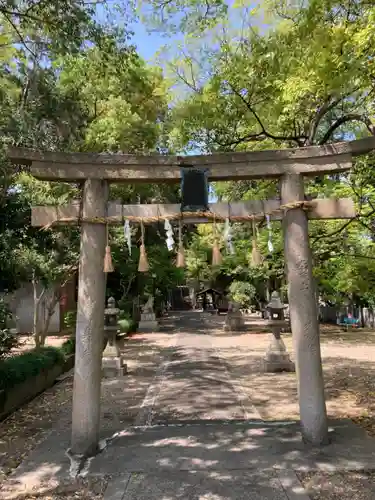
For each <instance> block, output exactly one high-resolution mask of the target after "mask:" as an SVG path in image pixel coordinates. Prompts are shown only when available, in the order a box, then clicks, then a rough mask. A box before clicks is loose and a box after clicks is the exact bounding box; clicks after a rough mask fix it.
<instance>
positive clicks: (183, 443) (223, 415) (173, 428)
mask: <svg viewBox="0 0 375 500" xmlns="http://www.w3.org/2000/svg"><path fill="white" fill-rule="evenodd" d="M221 323H222V319H221V318H217V317H213V316H210V315H208V314H199V313H181V314H179V315H175V316H171V317H170V318H167V319H166V320H165V321H164V324H163V333H158V334H149V335H142V336H140V337H137V338H135V339H134V340H130V341H129V342H128V344H127V346H126V349H125V352H126V353H127V355H128V356H129V358H128V359H130V358H131V359H132V362H131V363H130V372H131V374H130V375H129V376H128V377H126V378H125V379H123V380H121V381H116V380H113V381H105V382H104V383H103V391H102V392H103V409H102V422H103V424H102V429H103V438H105V439H104V440H103V447H105V449H104V450H103V451H102V453H101V454H99V455H98V456H96V457H95V458H94V459H92V460H90V461H87V462H85V463H80V464H77V463H75V462H74V461H71V460H70V459H69V458H68V457H67V456H66V454H65V453H64V451H65V450H66V449H67V448H68V446H69V438H70V432H69V425H66V424H68V420H67V419H68V418H69V417H68V413H67V414H66V418H63V419H61V421H60V422H59V424H58V425H56V427H55V428H54V430H53V431H52V433H51V435H50V436H49V438H47V439H46V440H45V441H44V442H43V443H41V444H40V445H39V447H38V448H36V449H35V451H34V452H33V453H32V454H31V455H30V456H29V458H28V459H27V460H25V461H24V462H23V463H22V464H21V466H20V467H19V468H18V469H17V470H16V471H15V473H14V474H13V476H12V477H11V478H10V480H9V481H8V483H7V485H6V487H7V492H6V495H8V496H6V495H4V498H8V497H9V498H11V494H12V493H13V494H15V493H16V492H18V491H20V490H21V491H22V489H23V488H25V485H27V486H28V487H30V486H32V485H33V484H34V485H35V486H37V485H38V486H40V485H41V484H46V485H47V486H46V487H51V486H53V485H55V484H58V483H61V482H64V481H65V482H67V481H69V480H70V477H71V474H72V473H73V472H76V471H77V469H78V470H80V475H81V476H85V477H87V478H93V477H106V478H107V477H108V478H110V481H109V485H108V488H107V489H106V491H105V494H104V499H105V500H143V499H147V500H172V499H192V500H193V499H194V500H239V499H241V500H242V499H243V500H247V499H251V500H261V499H264V500H268V499H269V500H297V499H299V500H307V498H308V497H307V495H306V492H305V491H304V490H303V488H302V486H301V483H300V482H299V480H298V476H297V475H296V471H297V472H298V471H306V470H317V469H318V470H349V469H363V468H366V467H368V466H369V464H373V463H374V461H375V446H374V443H373V442H372V441H370V440H368V439H367V440H366V439H365V438H364V435H363V431H362V430H361V429H359V428H357V427H355V426H354V425H353V424H350V423H349V422H346V421H341V422H336V423H335V424H334V429H335V432H334V433H332V444H331V445H330V446H329V447H325V448H323V449H320V450H314V449H309V448H307V447H305V446H304V445H303V444H302V442H301V439H300V435H299V430H298V425H297V424H296V423H294V422H293V421H289V422H288V421H285V420H282V419H280V420H279V421H276V422H266V421H264V420H262V418H264V415H263V410H262V408H261V406H260V405H259V404H258V403H257V401H256V399H255V398H249V394H251V393H249V391H248V390H247V389H246V390H245V388H244V387H243V384H244V383H245V377H244V375H243V373H244V370H243V369H242V370H241V367H242V368H243V367H246V368H247V369H246V370H245V371H246V373H247V379H250V380H255V378H254V379H252V378H251V373H252V372H253V373H254V374H255V373H256V372H259V370H260V369H261V356H260V355H259V354H260V353H259V352H258V353H256V352H255V351H254V350H255V349H256V348H255V346H254V345H252V344H253V342H255V341H254V338H255V339H256V336H253V337H252V340H250V339H249V337H248V336H241V337H240V336H238V335H235V334H234V335H230V334H229V335H228V334H224V333H222V324H221ZM244 338H247V350H245V351H244V345H246V343H245V344H244V343H243V342H244V341H243V339H244ZM239 339H241V340H239ZM261 349H263V347H261ZM233 351H234V352H233ZM263 352H264V351H263ZM228 353H229V354H228ZM235 354H237V356H235ZM234 360H235V361H234ZM247 365H248V367H247ZM249 374H250V375H249ZM263 375H265V374H263ZM272 377H273V378H270V379H269V380H270V382H272V381H274V380H275V378H274V376H272ZM288 377H293V375H290V374H289V375H288ZM255 390H256V387H255ZM72 498H73V497H72Z"/></svg>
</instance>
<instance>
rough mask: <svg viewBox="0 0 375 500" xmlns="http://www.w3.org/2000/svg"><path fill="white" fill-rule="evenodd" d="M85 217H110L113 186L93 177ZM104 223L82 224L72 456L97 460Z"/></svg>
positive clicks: (87, 188)
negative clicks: (107, 210)
mask: <svg viewBox="0 0 375 500" xmlns="http://www.w3.org/2000/svg"><path fill="white" fill-rule="evenodd" d="M82 197H83V199H82V203H83V205H82V217H83V219H85V218H93V217H105V215H106V207H107V200H108V183H107V181H105V180H100V179H88V180H86V181H85V183H84V188H83V195H82ZM105 245H106V227H105V225H104V224H96V223H92V222H85V221H84V220H83V221H82V226H81V250H80V262H79V281H78V305H77V326H76V355H75V368H74V389H73V414H72V440H71V452H72V453H73V454H75V455H84V456H92V455H94V454H95V453H96V452H97V447H98V443H99V430H100V388H101V364H102V348H103V335H104V308H105V286H106V279H105V274H104V271H103V262H104V254H105Z"/></svg>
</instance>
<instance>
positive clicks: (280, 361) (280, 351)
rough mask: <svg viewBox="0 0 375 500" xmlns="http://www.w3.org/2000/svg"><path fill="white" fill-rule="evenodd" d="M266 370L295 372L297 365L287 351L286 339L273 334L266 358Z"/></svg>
mask: <svg viewBox="0 0 375 500" xmlns="http://www.w3.org/2000/svg"><path fill="white" fill-rule="evenodd" d="M264 369H265V371H266V372H271V373H274V372H295V371H296V369H295V366H294V363H293V361H291V359H290V357H289V354H288V353H287V351H286V347H285V344H284V341H283V340H282V339H281V338H276V337H275V336H272V341H271V344H270V346H269V348H268V351H267V353H266V358H265V360H264Z"/></svg>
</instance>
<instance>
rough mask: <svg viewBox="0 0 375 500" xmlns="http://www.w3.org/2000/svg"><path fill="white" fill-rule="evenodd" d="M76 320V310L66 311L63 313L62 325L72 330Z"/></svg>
mask: <svg viewBox="0 0 375 500" xmlns="http://www.w3.org/2000/svg"><path fill="white" fill-rule="evenodd" d="M76 321H77V311H68V312H66V313H65V315H64V326H65V328H66V329H67V330H74V328H75V326H76Z"/></svg>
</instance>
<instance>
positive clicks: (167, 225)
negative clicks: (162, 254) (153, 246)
mask: <svg viewBox="0 0 375 500" xmlns="http://www.w3.org/2000/svg"><path fill="white" fill-rule="evenodd" d="M164 229H165V232H166V236H167V237H166V239H165V242H166V244H167V248H168V250H169V251H171V250H173V247H174V239H173V229H172V226H171V223H170V222H169V220H167V219H165V220H164Z"/></svg>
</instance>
